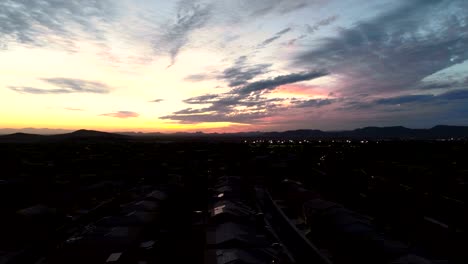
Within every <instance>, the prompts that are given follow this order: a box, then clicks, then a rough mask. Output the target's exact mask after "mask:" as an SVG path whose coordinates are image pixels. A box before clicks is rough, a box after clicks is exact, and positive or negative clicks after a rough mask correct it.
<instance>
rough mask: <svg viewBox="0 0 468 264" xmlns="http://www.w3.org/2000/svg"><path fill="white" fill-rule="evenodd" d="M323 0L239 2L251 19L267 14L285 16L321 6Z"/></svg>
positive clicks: (244, 0)
mask: <svg viewBox="0 0 468 264" xmlns="http://www.w3.org/2000/svg"><path fill="white" fill-rule="evenodd" d="M325 2H327V1H324V0H293V1H291V0H255V1H251V0H241V1H240V4H241V5H242V6H243V7H244V10H248V11H250V15H251V16H253V17H259V16H264V15H268V14H286V13H290V12H293V11H296V10H299V9H303V8H306V7H308V6H312V5H314V4H323V3H325Z"/></svg>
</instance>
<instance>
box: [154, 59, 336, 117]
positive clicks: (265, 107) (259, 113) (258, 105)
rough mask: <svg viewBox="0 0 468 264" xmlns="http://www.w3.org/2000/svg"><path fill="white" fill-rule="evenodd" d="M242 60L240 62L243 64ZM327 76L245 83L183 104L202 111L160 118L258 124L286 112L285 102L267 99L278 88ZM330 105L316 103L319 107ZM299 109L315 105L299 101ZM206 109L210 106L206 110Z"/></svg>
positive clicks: (188, 110) (306, 75)
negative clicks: (199, 106)
mask: <svg viewBox="0 0 468 264" xmlns="http://www.w3.org/2000/svg"><path fill="white" fill-rule="evenodd" d="M244 60H245V59H244V58H240V59H239V60H238V62H239V61H244ZM325 75H327V72H325V71H309V72H300V73H293V74H288V75H280V76H276V77H275V78H271V79H266V80H260V81H256V82H250V83H246V84H245V85H243V86H237V87H234V88H233V89H231V91H229V92H226V93H223V94H206V95H201V96H197V97H192V98H188V99H186V100H184V103H187V104H192V105H203V106H204V107H202V108H192V107H190V108H186V109H182V110H180V111H177V112H174V113H173V114H172V115H167V116H163V117H160V118H161V119H170V120H176V121H180V122H188V123H197V122H235V123H249V124H251V123H259V122H262V119H264V118H268V117H272V116H273V115H274V114H275V113H279V112H280V111H284V110H287V106H285V102H286V101H288V99H284V98H267V97H266V96H265V94H268V93H270V92H271V91H273V90H274V89H276V88H277V87H278V86H281V85H284V84H290V83H296V82H300V81H307V80H312V79H315V78H319V77H322V76H325ZM327 103H328V102H327V101H323V102H319V101H316V102H315V104H316V106H317V107H320V106H322V105H326V104H327ZM293 104H295V106H296V107H307V106H312V101H299V100H296V101H295V102H294V103H293ZM206 105H208V106H207V107H206Z"/></svg>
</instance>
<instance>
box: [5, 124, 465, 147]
mask: <svg viewBox="0 0 468 264" xmlns="http://www.w3.org/2000/svg"><path fill="white" fill-rule="evenodd" d="M142 138H155V139H157V138H161V139H183V138H185V139H187V140H190V139H197V138H200V139H236V138H265V139H267V138H268V139H280V138H281V139H314V138H318V139H326V138H343V139H344V138H353V139H441V138H468V126H445V125H439V126H435V127H433V128H430V129H411V128H406V127H403V126H393V127H364V128H358V129H355V130H349V131H330V132H327V131H322V130H312V129H301V130H289V131H284V132H258V131H257V132H240V133H221V134H220V133H202V132H196V133H173V134H163V133H135V132H123V133H108V132H101V131H94V130H84V129H82V130H78V131H75V132H72V133H66V134H59V135H47V136H45V135H35V134H26V133H15V134H10V135H3V136H0V142H3V143H8V142H18V143H34V142H53V141H63V140H75V141H76V140H78V141H103V140H104V141H109V140H110V141H112V140H130V139H135V140H138V139H142Z"/></svg>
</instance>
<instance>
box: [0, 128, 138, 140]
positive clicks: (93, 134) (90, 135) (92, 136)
mask: <svg viewBox="0 0 468 264" xmlns="http://www.w3.org/2000/svg"><path fill="white" fill-rule="evenodd" d="M129 138H130V137H129V136H125V135H120V134H115V133H108V132H101V131H94V130H85V129H82V130H78V131H75V132H72V133H66V134H58V135H35V134H26V133H15V134H10V135H3V136H0V142H3V143H38V142H57V141H70V140H73V141H102V140H107V141H108V140H125V139H129Z"/></svg>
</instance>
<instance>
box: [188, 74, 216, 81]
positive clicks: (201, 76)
mask: <svg viewBox="0 0 468 264" xmlns="http://www.w3.org/2000/svg"><path fill="white" fill-rule="evenodd" d="M211 78H212V76H211V75H209V74H201V73H200V74H191V75H188V76H186V77H185V78H184V80H185V81H189V82H201V81H204V80H208V79H211Z"/></svg>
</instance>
